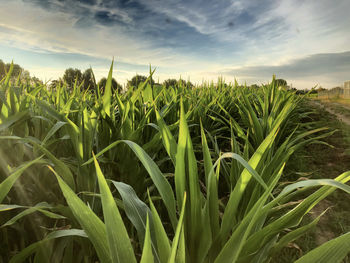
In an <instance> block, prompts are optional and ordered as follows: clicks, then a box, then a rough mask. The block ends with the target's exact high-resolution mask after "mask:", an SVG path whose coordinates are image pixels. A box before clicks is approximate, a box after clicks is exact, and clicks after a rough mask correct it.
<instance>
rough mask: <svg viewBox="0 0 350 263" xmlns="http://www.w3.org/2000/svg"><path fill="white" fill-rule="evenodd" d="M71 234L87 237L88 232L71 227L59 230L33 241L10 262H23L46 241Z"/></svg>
mask: <svg viewBox="0 0 350 263" xmlns="http://www.w3.org/2000/svg"><path fill="white" fill-rule="evenodd" d="M70 236H79V237H87V235H86V233H85V232H84V231H83V230H81V229H69V230H58V231H55V232H52V233H50V234H48V235H47V236H46V237H45V238H44V239H43V240H41V241H39V242H36V243H33V244H31V245H30V246H28V247H26V248H25V249H22V250H21V252H19V253H18V254H16V255H15V256H13V257H12V258H11V260H10V262H9V263H21V262H24V261H25V260H26V258H27V257H29V256H30V255H31V254H33V253H34V252H35V251H36V250H37V249H38V248H39V247H40V246H42V245H43V244H45V242H47V241H49V240H52V239H56V238H61V237H70Z"/></svg>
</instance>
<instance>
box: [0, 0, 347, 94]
mask: <svg viewBox="0 0 350 263" xmlns="http://www.w3.org/2000/svg"><path fill="white" fill-rule="evenodd" d="M349 10H350V2H349V1H347V0H338V1H334V2H332V3H330V2H329V1H326V0H323V1H317V2H316V1H312V2H311V1H302V0H298V1H292V0H285V1H276V0H265V1H249V2H244V1H238V0H236V1H217V2H215V6H214V4H212V3H210V2H209V1H191V2H186V1H172V0H167V1H162V2H161V4H160V3H159V1H158V0H149V1H145V2H141V1H137V0H130V1H125V0H123V1H111V0H78V1H73V0H49V1H44V0H13V1H11V2H7V1H0V32H1V34H0V50H1V53H2V55H1V57H0V59H2V60H3V61H4V62H6V63H8V62H10V61H11V60H13V61H14V63H16V64H19V65H20V66H21V67H23V68H24V69H26V70H28V71H29V72H30V74H31V76H36V77H38V78H40V79H42V80H43V81H44V82H45V81H48V80H50V79H51V80H53V79H57V78H58V77H61V76H62V75H63V73H64V70H65V69H66V68H70V67H72V68H78V69H80V70H82V71H83V70H85V69H87V68H89V67H90V66H91V67H92V69H93V71H94V73H95V75H96V79H100V78H102V77H106V76H107V74H108V70H109V66H110V63H111V61H112V58H113V57H114V61H115V70H114V72H113V76H114V78H115V79H116V80H117V81H118V82H119V83H121V84H125V83H126V81H127V80H128V79H131V77H132V76H134V75H135V74H136V73H137V74H140V75H148V72H149V66H150V65H152V68H156V72H155V77H154V79H156V80H157V79H159V80H160V81H161V82H162V81H163V80H165V79H168V78H176V79H178V78H180V76H181V77H182V79H185V80H188V79H189V80H190V81H191V82H193V83H197V84H198V83H201V82H202V81H214V82H215V81H216V80H217V79H218V78H219V77H223V78H224V79H225V80H226V81H227V82H232V81H234V79H237V81H238V82H239V83H245V82H246V83H247V84H248V85H250V84H255V83H256V84H261V83H267V82H269V81H271V79H272V75H273V74H275V75H276V76H277V78H282V79H285V80H287V82H288V85H290V84H292V85H293V87H296V88H298V89H311V88H312V87H314V86H315V85H318V86H322V87H324V88H327V89H330V88H333V87H336V86H342V85H343V84H344V82H345V81H348V80H349V79H350V50H349V47H348V43H349V42H350V41H349V40H350V34H349V28H350V19H349V18H347V13H348V11H349Z"/></svg>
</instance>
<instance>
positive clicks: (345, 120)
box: [311, 101, 350, 126]
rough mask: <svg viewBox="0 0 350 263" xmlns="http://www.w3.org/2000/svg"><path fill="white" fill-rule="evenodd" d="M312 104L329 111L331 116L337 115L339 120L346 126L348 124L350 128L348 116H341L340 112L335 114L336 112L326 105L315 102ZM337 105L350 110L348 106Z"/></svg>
mask: <svg viewBox="0 0 350 263" xmlns="http://www.w3.org/2000/svg"><path fill="white" fill-rule="evenodd" d="M311 103H313V104H316V105H318V106H320V107H322V108H323V109H325V110H326V111H328V112H329V113H330V114H332V115H335V116H336V117H337V119H338V120H340V121H341V122H343V123H345V124H347V125H349V126H350V118H349V117H347V116H345V115H343V114H340V113H339V112H335V111H334V110H332V109H331V108H329V107H327V106H326V105H324V104H322V103H320V102H318V101H313V102H311ZM336 104H337V105H338V106H341V107H344V108H346V109H349V108H348V107H347V106H344V105H342V104H339V103H336Z"/></svg>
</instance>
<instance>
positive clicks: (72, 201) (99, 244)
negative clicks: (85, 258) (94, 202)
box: [50, 168, 112, 262]
mask: <svg viewBox="0 0 350 263" xmlns="http://www.w3.org/2000/svg"><path fill="white" fill-rule="evenodd" d="M50 169H51V170H52V172H53V173H54V174H55V175H56V178H57V181H58V184H59V186H60V188H61V190H62V193H63V195H64V197H65V198H66V201H67V203H68V206H69V208H70V209H71V211H72V213H73V215H74V217H75V218H76V220H77V221H78V222H79V224H80V225H81V226H82V228H83V229H84V231H85V232H86V234H87V235H88V237H89V240H90V241H91V243H92V244H93V245H94V247H95V249H96V253H97V255H98V257H99V259H100V260H101V261H102V262H112V258H111V255H110V251H109V245H108V240H107V231H106V226H105V225H104V224H103V222H102V221H101V219H99V218H98V217H97V216H96V215H95V213H94V212H93V211H92V210H91V209H90V208H89V207H88V206H87V205H85V204H84V202H83V201H82V200H81V199H80V198H79V197H78V196H77V195H76V194H75V193H74V192H73V191H72V189H70V188H69V186H68V185H67V184H66V183H65V182H64V181H63V180H62V179H61V178H60V177H59V176H58V175H57V174H56V172H55V171H54V170H53V169H52V168H50Z"/></svg>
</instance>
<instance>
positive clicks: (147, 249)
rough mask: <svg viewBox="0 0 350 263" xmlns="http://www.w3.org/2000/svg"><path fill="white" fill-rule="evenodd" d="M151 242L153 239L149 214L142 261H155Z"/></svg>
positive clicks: (150, 262) (144, 262)
mask: <svg viewBox="0 0 350 263" xmlns="http://www.w3.org/2000/svg"><path fill="white" fill-rule="evenodd" d="M151 242H152V241H151V233H150V230H149V217H148V215H147V220H146V235H145V242H144V244H143V250H142V256H141V261H140V263H152V262H154V258H153V253H152V245H151Z"/></svg>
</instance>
